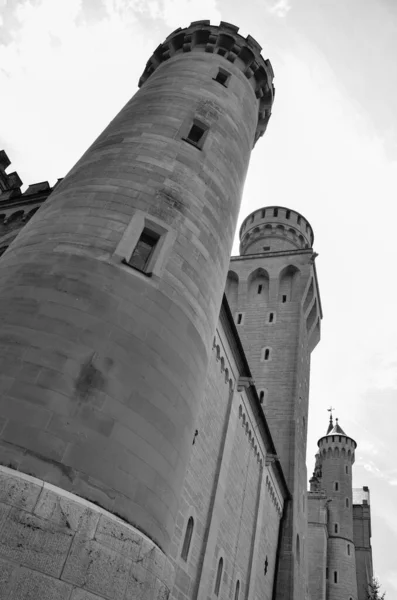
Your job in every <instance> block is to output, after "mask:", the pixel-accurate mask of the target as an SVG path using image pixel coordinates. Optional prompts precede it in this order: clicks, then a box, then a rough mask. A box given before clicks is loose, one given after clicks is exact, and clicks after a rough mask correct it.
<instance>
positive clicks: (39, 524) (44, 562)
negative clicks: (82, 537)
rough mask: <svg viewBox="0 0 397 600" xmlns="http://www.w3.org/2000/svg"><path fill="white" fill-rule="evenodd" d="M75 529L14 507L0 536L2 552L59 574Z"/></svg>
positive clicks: (0, 551)
mask: <svg viewBox="0 0 397 600" xmlns="http://www.w3.org/2000/svg"><path fill="white" fill-rule="evenodd" d="M72 535H73V534H72V532H71V531H70V530H69V529H67V528H65V527H58V526H56V525H54V524H53V523H51V522H49V521H45V520H43V519H40V518H39V517H36V516H34V515H31V514H29V513H27V512H25V511H23V510H18V509H15V508H13V509H11V511H10V512H9V514H8V518H7V520H6V522H5V525H4V527H3V530H2V533H1V538H0V554H1V555H2V556H3V557H4V558H8V559H10V560H13V561H15V562H18V563H20V564H22V565H24V566H27V567H32V568H33V569H37V570H38V571H41V572H43V573H46V574H47V575H54V576H55V577H59V575H60V574H61V571H62V567H63V565H64V563H65V560H66V557H67V554H68V552H69V548H70V545H71V543H72Z"/></svg>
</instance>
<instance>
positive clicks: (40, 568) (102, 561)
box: [0, 466, 174, 600]
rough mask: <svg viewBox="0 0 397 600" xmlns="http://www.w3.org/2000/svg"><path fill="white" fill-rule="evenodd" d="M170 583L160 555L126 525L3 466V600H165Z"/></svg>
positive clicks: (0, 472)
mask: <svg viewBox="0 0 397 600" xmlns="http://www.w3.org/2000/svg"><path fill="white" fill-rule="evenodd" d="M173 578H174V572H173V567H172V565H171V563H170V561H169V560H168V559H167V557H166V556H165V554H164V553H163V552H162V551H161V550H160V549H159V548H158V547H157V546H156V545H155V544H154V543H153V542H152V541H151V540H150V539H149V538H147V537H146V536H145V535H143V534H142V533H140V532H139V531H138V530H137V529H135V528H134V527H132V526H131V525H128V524H127V523H125V522H124V521H122V520H121V519H119V518H117V517H114V516H113V515H111V514H110V513H109V512H107V511H105V510H103V509H101V508H99V507H98V506H96V505H95V504H92V503H91V502H87V501H86V500H83V499H82V498H79V497H78V496H75V495H74V494H70V493H68V492H65V491H64V490H62V489H60V488H58V487H55V486H53V485H50V484H47V483H45V482H43V481H41V480H40V479H36V478H34V477H29V476H28V475H24V474H23V473H20V472H18V471H14V470H12V469H8V468H6V467H2V466H0V599H1V600H100V599H105V598H106V599H107V600H133V599H134V600H135V599H139V600H149V599H150V600H152V599H153V600H166V599H167V598H168V595H169V592H170V589H171V587H172V585H173Z"/></svg>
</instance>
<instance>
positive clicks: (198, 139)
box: [183, 121, 208, 150]
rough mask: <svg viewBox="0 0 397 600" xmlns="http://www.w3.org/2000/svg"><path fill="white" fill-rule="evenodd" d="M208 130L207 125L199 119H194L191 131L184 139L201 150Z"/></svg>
mask: <svg viewBox="0 0 397 600" xmlns="http://www.w3.org/2000/svg"><path fill="white" fill-rule="evenodd" d="M207 131H208V127H207V126H206V125H204V124H203V123H200V122H199V121H193V125H192V126H191V127H190V130H189V133H188V134H187V136H186V138H183V139H184V140H185V142H188V143H189V144H192V145H193V146H196V148H199V149H200V150H201V148H202V147H203V144H204V141H205V138H206V133H207Z"/></svg>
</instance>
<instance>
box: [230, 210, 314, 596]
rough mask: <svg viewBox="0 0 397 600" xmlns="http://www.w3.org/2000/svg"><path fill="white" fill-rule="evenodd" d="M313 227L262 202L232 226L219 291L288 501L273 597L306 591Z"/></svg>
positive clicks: (287, 212) (299, 594)
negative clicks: (234, 247)
mask: <svg viewBox="0 0 397 600" xmlns="http://www.w3.org/2000/svg"><path fill="white" fill-rule="evenodd" d="M312 244H313V231H312V228H311V226H310V224H309V223H308V221H307V220H306V219H305V218H304V217H303V216H302V215H300V214H299V213H297V212H295V211H293V210H290V209H288V208H284V207H281V206H270V207H266V208H263V209H261V210H257V211H255V212H253V213H252V214H251V215H249V216H248V217H247V218H246V219H245V220H244V222H243V224H242V226H241V229H240V256H238V257H232V259H231V263H230V270H229V274H228V280H227V287H226V293H227V297H228V300H229V303H230V306H231V310H232V311H233V314H234V315H235V322H236V326H237V329H238V331H239V333H240V336H241V340H242V343H243V347H244V350H245V352H246V355H247V359H248V362H249V365H250V368H251V370H252V372H253V376H254V378H255V384H256V387H257V389H258V392H259V397H260V399H261V401H262V403H263V410H264V412H265V415H266V418H267V420H268V422H269V426H270V430H271V432H272V436H273V439H274V442H275V446H276V450H277V454H278V456H279V458H280V460H281V464H282V467H283V471H284V473H285V476H286V480H287V483H288V486H289V489H290V491H291V494H292V499H291V501H290V502H289V504H288V506H287V510H286V513H285V516H284V525H283V531H282V536H281V540H280V544H281V545H280V550H279V557H278V569H277V579H276V598H277V600H303V599H304V598H305V594H306V571H307V565H306V552H305V538H306V530H307V515H306V489H307V484H306V481H307V478H306V439H307V417H308V396H309V375H310V354H311V352H312V350H313V348H314V347H315V346H316V344H317V343H318V341H319V339H320V319H321V304H320V297H319V290H318V284H317V277H316V270H315V265H314V259H315V256H316V255H315V254H314V252H313V249H312Z"/></svg>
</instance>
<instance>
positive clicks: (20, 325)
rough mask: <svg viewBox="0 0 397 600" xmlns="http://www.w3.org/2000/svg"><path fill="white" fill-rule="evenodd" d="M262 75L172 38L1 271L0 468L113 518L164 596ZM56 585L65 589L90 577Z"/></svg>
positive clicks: (262, 104) (244, 45)
mask: <svg viewBox="0 0 397 600" xmlns="http://www.w3.org/2000/svg"><path fill="white" fill-rule="evenodd" d="M272 79H273V71H272V67H271V64H270V62H269V61H268V60H265V59H264V58H263V57H262V56H261V47H260V46H259V44H258V43H257V42H256V41H255V40H254V39H253V38H252V37H251V36H248V37H247V38H243V37H242V36H241V35H239V33H238V28H237V27H235V26H234V25H231V24H229V23H225V22H222V23H221V24H220V25H219V26H211V25H210V23H209V21H198V22H194V23H192V24H191V25H190V26H189V27H187V28H186V29H177V30H176V31H174V32H173V33H172V34H171V35H170V36H169V37H168V38H167V39H166V40H165V42H164V43H162V44H160V45H159V46H158V48H157V49H156V50H155V52H154V54H153V56H152V57H151V58H150V59H149V61H148V63H147V65H146V68H145V70H144V73H143V75H142V77H141V79H140V82H139V85H140V90H139V91H138V92H137V93H136V94H135V95H134V96H133V98H132V99H131V100H129V101H128V102H127V104H126V106H125V107H124V108H123V109H122V110H121V111H120V112H119V114H118V115H117V116H116V117H115V118H114V120H113V121H112V122H111V123H110V124H109V126H108V127H107V128H106V129H105V131H104V132H103V133H101V134H100V136H99V137H98V138H97V139H96V141H95V142H94V143H93V144H92V146H91V147H90V148H89V149H88V150H87V151H86V153H85V154H84V155H83V157H82V158H81V159H80V161H79V162H78V163H77V164H76V165H75V166H74V167H73V168H72V170H71V171H70V172H69V174H68V175H67V176H66V177H65V178H64V179H63V181H62V182H61V183H60V184H59V185H58V186H57V187H56V189H55V190H54V191H53V193H52V195H51V198H50V200H49V201H48V202H46V203H45V204H44V205H43V206H42V208H41V209H40V210H39V211H38V213H37V214H36V215H35V216H34V217H33V218H32V220H31V221H30V222H29V223H28V224H27V226H26V227H25V228H24V229H23V230H22V231H21V233H20V235H19V236H18V237H17V238H16V239H15V240H14V242H13V243H12V244H11V245H10V246H9V248H8V249H7V250H6V252H5V254H4V255H3V256H2V258H1V261H0V312H1V318H2V333H3V335H2V337H1V340H0V356H1V357H2V358H1V361H2V362H1V364H0V371H1V375H2V381H1V385H2V388H1V391H2V393H3V398H2V404H1V410H0V421H1V424H2V427H1V435H0V462H2V463H3V464H7V465H9V464H11V466H13V467H14V469H16V470H19V471H22V472H29V475H32V476H35V477H37V478H39V479H41V482H43V481H44V482H45V483H50V484H52V485H53V486H56V487H55V489H54V488H52V492H51V493H52V497H53V496H54V495H55V497H56V498H61V497H63V496H62V495H63V494H64V490H67V491H68V492H72V493H73V494H75V495H74V496H73V498H74V500H73V502H75V503H77V504H78V502H79V501H80V500H79V498H80V497H83V498H85V499H87V500H89V501H93V502H95V503H96V504H99V505H100V506H101V507H102V509H103V510H104V511H105V513H106V515H111V514H117V515H118V516H119V517H121V519H122V520H123V523H124V525H121V524H120V522H118V525H117V527H118V528H119V529H118V531H120V528H121V530H122V531H124V533H122V535H121V534H120V535H121V537H120V536H119V538H120V540H122V542H121V541H120V542H117V543H118V544H124V545H125V548H126V550H128V551H127V552H126V553H127V554H128V556H130V555H131V557H132V556H133V557H134V558H136V557H137V556H138V553H139V552H141V553H142V556H144V557H145V561H144V562H143V563H142V565H141V566H140V567H139V569H140V574H139V578H140V579H139V585H141V584H142V586H144V587H142V589H145V590H146V589H150V590H152V589H153V592H151V593H153V595H154V594H155V593H158V595H159V597H160V596H161V597H163V596H164V597H166V596H167V594H168V593H167V591H166V590H164V587H162V586H165V587H167V586H168V583H167V582H166V581H165V579H164V577H165V575H164V574H169V571H170V570H169V568H168V567H167V566H164V564H165V565H167V564H168V563H167V559H166V557H167V555H168V550H169V546H170V540H171V535H172V533H173V530H174V525H175V519H176V515H177V510H178V502H179V499H180V495H181V488H182V484H183V480H184V474H185V470H186V466H187V464H188V460H189V453H190V450H191V447H192V439H193V435H194V431H195V418H196V415H197V412H198V408H199V406H200V402H201V399H202V397H203V394H204V389H205V381H206V374H207V366H208V359H209V354H210V350H211V343H212V340H213V335H214V331H215V327H216V323H217V319H218V316H219V310H220V306H221V301H222V296H223V291H224V285H225V280H226V275H227V268H228V262H229V256H230V251H231V247H232V242H233V238H234V234H235V229H236V222H237V216H238V211H239V206H240V201H241V193H242V189H243V185H244V180H245V177H246V173H247V168H248V163H249V159H250V154H251V150H252V148H253V146H254V144H255V142H256V141H257V140H258V139H259V137H261V135H263V133H264V131H265V129H266V126H267V123H268V120H269V117H270V114H271V107H272V102H273V96H274V89H273V84H272ZM0 159H1V157H0ZM3 162H4V161H3ZM4 164H6V162H5V163H4ZM2 181H3V180H2ZM13 476H14V477H16V475H15V474H14V475H13ZM38 485H39V484H38ZM41 485H43V483H41ZM69 500H70V498H69ZM69 500H68V501H69ZM54 503H55V504H54V505H56V506H58V505H59V502H58V504H57V503H56V501H55V500H54ZM33 504H34V503H33ZM57 511H58V512H57ZM51 514H52V515H53V514H56V515H58V514H60V513H59V510H58V508H56V509H55V508H54V511H53V512H52V513H51ZM62 514H63V513H62ZM59 518H60V517H59ZM104 518H105V517H104ZM106 518H108V517H106ZM109 518H110V517H109ZM123 527H124V529H123ZM131 527H133V528H134V529H133V532H131ZM129 528H130V529H129ZM36 529H38V527H36ZM36 529H35V530H36ZM92 531H95V528H94V529H93V530H92ZM107 531H108V530H107ZM109 531H110V530H109ZM58 533H59V532H58ZM58 533H57V534H54V535H58ZM59 535H61V534H59ZM62 535H63V534H62ZM103 535H105V534H103ZM103 535H102V537H103ZM109 535H110V534H109ZM145 535H146V536H148V537H145ZM29 539H30V538H29ZM32 539H33V538H32ZM35 539H36V538H35ZM96 539H97V538H96ZM100 539H102V538H100ZM149 539H150V540H152V541H151V542H150V543H149ZM126 540H127V541H126ZM128 540H133V541H131V542H129V541H128ZM62 543H63V542H62ZM115 543H116V542H115ZM95 544H96V545H95V550H89V551H88V550H87V552H88V554H87V556H88V555H90V554H91V556H90V559H89V561H88V559H87V560H86V559H81V561H80V559H79V558H76V559H75V560H76V564H80V562H81V563H82V564H83V565H85V567H84V568H86V569H89V568H91V569H94V570H95V573H97V574H98V582H99V583H98V586H97V587H95V588H92V587H91V588H90V590H91V591H92V592H95V593H97V594H99V593H102V591H103V589H104V587H103V586H104V585H105V582H104V581H103V582H102V583H103V586H102V587H101V585H100V574H101V573H103V577H104V578H106V581H107V583H106V585H109V586H111V585H112V584H111V583H108V582H112V581H113V580H112V579H111V577H109V576H108V568H110V567H108V566H106V568H104V567H103V565H104V564H106V565H108V563H109V561H110V559H108V558H106V559H105V558H104V555H105V554H106V552H105V551H104V550H103V548H102V546H100V542H97V541H96V542H95ZM98 544H99V546H100V547H99V546H98ZM112 544H113V542H111V544H110V545H111V547H112V548H113V546H112ZM150 544H151V545H150ZM42 545H43V546H45V543H44V542H43V543H42ZM25 546H26V552H31V553H32V552H33V551H31V550H29V548H28V546H29V541H27V542H26V544H24V547H25ZM105 546H106V544H105ZM123 548H124V546H123ZM150 548H152V549H153V552H151V551H150V552H151V553H150V552H149V550H150ZM57 551H58V547H57ZM156 552H157V554H156ZM162 553H164V554H162ZM72 554H73V552H71V555H72ZM29 556H30V555H29ZM140 556H141V555H140ZM106 557H107V555H106ZM159 557H160V558H159ZM71 560H72V559H71ZM112 560H113V559H112ZM84 561H85V562H84ZM92 561H94V562H95V561H96V562H95V565H94V567H92V566H90V565H91V563H92ZM150 561H152V563H153V564H152V563H150ZM42 562H43V564H44V561H42ZM22 564H25V563H24V562H23V561H22ZM41 564H42V563H41V562H40V560H39V559H37V561H36V562H35V563H34V567H35V568H36V569H38V570H40V565H41ZM112 564H113V566H114V565H116V566H117V564H116V563H115V562H114V561H113V563H112ZM82 568H83V567H82ZM125 568H126V567H125ZM114 569H116V567H114ZM120 569H121V571H122V569H124V567H122V568H120ZM120 569H119V568H118V570H117V573H120V572H121V571H120ZM142 569H143V572H144V573H146V575H142V572H141V570H142ZM61 571H62V573H67V572H68V568H67V565H66V566H62V568H61V567H59V569H58V568H57V569H55V571H54V572H56V573H58V572H59V573H61ZM115 572H116V571H115ZM153 572H154V575H153V576H152V573H153ZM69 573H70V576H69V578H68V582H69V583H70V584H73V585H80V583H81V582H82V581H87V580H88V579H89V576H88V575H87V574H83V575H81V573H80V575H79V574H78V573H77V571H76V569H75V570H74V571H73V569H72V567H71V568H70V570H69ZM50 574H53V573H52V572H51V573H50ZM132 576H133V579H131V582H132V583H131V585H138V584H136V583H133V582H137V581H138V579H137V575H136V576H134V574H133V575H132ZM146 576H147V580H146V579H145V577H146ZM37 577H38V575H37ZM43 577H44V576H43ZM115 577H116V575H115ZM117 577H118V575H117ZM156 577H157V579H156ZM149 578H151V579H150V584H149V583H148V581H149ZM159 582H160V583H161V585H159ZM43 585H44V584H43ZM116 588H117V586H115V590H116V591H114V592H113V590H112V589H111V590H110V591H103V593H104V594H105V595H106V598H113V597H116V595H117V597H121V596H120V594H123V593H124V592H120V590H119V589H118V588H117V589H116ZM35 589H36V588H35ZM37 589H39V588H37ZM120 589H121V588H120ZM123 589H124V588H123ZM139 590H140V591H139V592H138V591H137V592H136V594H135V592H132V591H131V594H132V595H139V594H140V593H141V588H139ZM155 590H157V591H156V592H155ZM16 593H17V594H19V592H16ZM32 593H33V592H32ZM59 593H61V592H59ZM63 593H64V592H62V594H63ZM113 593H114V596H112V594H113ZM15 597H16V596H15ZM30 597H31V598H32V599H33V598H34V599H35V600H36V598H41V597H43V596H42V593H41V592H40V591H37V595H36V596H33V595H31V596H30ZM12 598H14V596H12Z"/></svg>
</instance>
